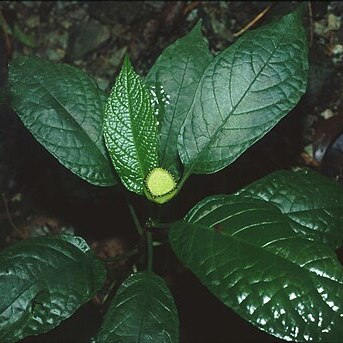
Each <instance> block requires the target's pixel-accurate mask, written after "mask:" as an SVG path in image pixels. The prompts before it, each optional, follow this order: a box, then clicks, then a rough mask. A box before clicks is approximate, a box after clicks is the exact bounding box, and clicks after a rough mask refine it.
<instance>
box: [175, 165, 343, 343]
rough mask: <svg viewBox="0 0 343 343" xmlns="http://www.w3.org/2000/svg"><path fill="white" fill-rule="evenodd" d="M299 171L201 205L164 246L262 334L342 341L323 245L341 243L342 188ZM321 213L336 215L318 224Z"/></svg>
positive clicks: (337, 275)
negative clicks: (329, 241) (304, 200)
mask: <svg viewBox="0 0 343 343" xmlns="http://www.w3.org/2000/svg"><path fill="white" fill-rule="evenodd" d="M306 174H307V172H304V171H299V172H296V173H294V172H276V173H274V174H272V175H270V176H267V177H266V178H264V179H262V180H260V181H257V182H256V183H255V184H253V185H251V186H249V187H247V188H246V189H245V190H243V191H242V192H241V194H238V195H218V196H212V197H208V198H206V199H204V200H202V201H201V202H200V203H198V204H197V205H196V206H195V207H194V208H193V209H192V210H191V211H190V212H189V213H188V214H187V215H186V217H185V218H184V220H183V221H181V222H179V223H176V224H175V225H173V227H172V229H171V230H170V236H169V237H170V243H171V245H172V248H173V250H174V251H175V253H176V254H177V256H178V257H179V259H180V260H181V261H182V262H183V263H184V264H185V265H186V266H187V267H189V268H190V269H191V270H192V271H193V272H194V274H195V275H196V276H197V277H198V278H199V279H200V280H201V282H202V283H203V284H204V285H205V286H206V287H207V288H208V289H209V290H210V291H211V292H212V293H213V294H214V295H215V296H217V297H218V298H219V299H220V300H221V301H222V302H223V303H225V304H226V305H227V306H229V307H231V308H232V309H234V310H235V311H236V312H237V313H238V314H240V315H241V316H242V317H244V318H245V319H247V320H248V321H249V322H251V323H252V324H254V325H256V326H257V327H259V328H260V329H261V330H264V331H267V332H268V333H270V334H272V335H275V336H277V337H280V338H283V339H286V340H293V341H315V342H319V341H325V342H336V341H339V340H341V339H342V337H343V319H342V317H343V312H342V308H341V306H340V302H341V299H342V297H343V271H342V266H341V264H340V263H339V261H338V259H337V257H336V255H335V252H334V250H333V249H332V247H330V246H329V245H327V244H324V243H323V241H324V242H325V241H326V239H327V238H328V239H331V237H332V236H334V235H336V236H337V237H339V239H338V240H337V241H336V242H337V245H338V242H339V240H341V237H342V229H343V216H342V212H343V211H342V210H343V202H342V200H343V189H337V186H336V189H334V187H333V183H332V182H330V181H328V180H326V179H325V178H323V177H321V176H319V175H317V174H315V173H309V174H310V175H306ZM304 177H306V183H307V186H308V187H307V188H304V187H303V180H304ZM280 180H282V181H281V182H280V183H279V181H280ZM317 185H320V186H319V187H317ZM299 189H301V190H302V194H300V192H299ZM307 197H308V198H309V199H310V201H309V203H306V205H304V203H303V199H304V198H307ZM331 197H332V198H333V200H332V201H331V200H330V202H329V203H326V202H325V201H324V202H321V201H318V200H317V199H318V198H321V199H323V198H324V199H330V198H331ZM326 210H329V211H331V213H335V212H336V213H338V212H339V213H340V215H339V216H338V217H331V215H330V212H328V213H327V214H326V217H325V219H324V220H323V221H321V220H322V219H323V214H324V213H325V212H326ZM317 214H318V215H317ZM302 218H304V219H303V220H301V219H302ZM294 222H296V225H294ZM326 235H327V236H328V237H326ZM339 246H341V244H339Z"/></svg>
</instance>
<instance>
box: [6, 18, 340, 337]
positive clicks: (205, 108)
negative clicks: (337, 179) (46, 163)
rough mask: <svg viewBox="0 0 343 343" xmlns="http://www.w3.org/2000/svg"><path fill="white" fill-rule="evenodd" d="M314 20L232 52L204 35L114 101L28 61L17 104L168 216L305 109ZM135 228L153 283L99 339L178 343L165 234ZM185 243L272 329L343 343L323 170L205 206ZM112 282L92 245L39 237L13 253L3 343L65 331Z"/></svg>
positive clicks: (131, 283) (88, 162) (230, 302)
mask: <svg viewBox="0 0 343 343" xmlns="http://www.w3.org/2000/svg"><path fill="white" fill-rule="evenodd" d="M301 21H302V18H301V15H300V11H295V12H294V13H291V14H289V15H287V16H285V17H283V18H281V19H280V20H278V21H275V22H272V23H270V24H269V25H266V26H264V27H261V28H259V29H256V30H253V31H250V32H247V33H246V34H244V35H243V36H242V37H241V38H240V39H238V40H237V42H235V43H234V44H233V45H231V46H230V47H228V48H227V49H226V50H224V51H223V52H221V53H219V54H218V55H216V56H212V54H211V53H210V52H209V49H208V44H207V41H206V39H205V38H204V37H203V36H202V33H201V23H198V24H197V25H196V26H195V27H194V29H193V30H192V31H191V32H190V33H189V34H188V35H186V36H185V37H183V38H181V39H179V40H177V41H176V42H175V43H173V44H172V45H171V46H170V47H168V48H167V49H165V50H164V51H163V53H162V54H161V56H160V57H159V58H158V59H157V61H156V63H155V64H154V66H153V67H152V68H151V70H150V72H149V74H148V75H147V77H146V78H145V79H143V78H141V77H140V76H139V75H138V74H137V73H136V72H135V71H134V69H133V67H132V66H131V64H130V62H129V59H128V57H126V58H125V59H124V63H123V67H122V70H121V71H120V73H119V76H118V77H117V79H116V82H115V84H114V86H113V88H112V90H111V93H110V95H109V97H108V99H106V97H105V96H104V95H103V94H102V93H101V91H100V90H99V89H98V88H97V87H96V85H95V83H94V82H93V81H92V80H91V79H90V78H89V77H88V76H87V75H85V74H84V73H83V72H82V71H80V70H78V69H76V68H74V67H71V66H68V65H64V64H53V63H51V62H47V61H43V60H41V59H38V58H36V57H20V58H18V59H16V60H14V61H12V62H11V64H10V69H9V86H10V95H11V101H12V105H13V108H14V109H15V110H16V111H17V113H18V115H19V117H20V118H21V120H22V121H23V123H24V125H25V126H26V127H27V128H28V129H29V130H30V131H31V133H32V134H33V136H34V137H35V138H36V139H37V140H38V141H39V142H40V143H41V144H42V145H43V146H44V147H45V148H46V149H47V150H48V151H50V153H52V154H53V155H54V156H55V157H56V158H57V159H58V160H59V161H60V162H61V163H62V164H63V165H64V166H65V167H67V168H69V169H70V170H71V171H72V172H74V173H75V174H77V175H78V176H80V177H81V178H83V179H84V180H86V181H88V182H90V183H92V184H96V185H100V186H111V185H115V184H116V183H117V178H116V176H115V172H116V173H117V175H118V177H119V178H120V180H121V182H122V184H123V185H124V186H125V187H126V188H127V190H129V191H131V192H134V193H136V194H139V195H142V196H145V197H146V198H147V199H148V200H149V201H153V202H156V203H159V204H163V203H165V202H167V201H169V200H171V199H172V198H173V197H174V196H176V195H177V194H178V192H179V191H180V190H181V189H182V186H183V184H184V183H185V182H186V180H187V178H188V177H189V176H190V175H191V174H192V173H196V174H205V173H214V172H216V171H219V170H220V169H222V168H224V167H227V166H228V165H229V164H231V163H232V162H233V161H235V160H236V159H237V158H238V157H239V156H240V155H241V154H242V153H244V151H246V150H247V149H248V148H249V147H250V146H251V145H252V144H254V143H255V142H256V141H257V140H259V139H260V138H262V137H263V135H265V134H266V133H267V132H268V131H270V130H271V129H272V128H273V127H274V126H275V125H276V124H277V123H278V122H279V121H280V120H281V119H282V118H283V117H284V116H285V115H286V114H287V113H288V112H289V111H290V110H291V109H292V108H293V107H294V106H295V105H296V104H297V103H298V101H299V99H300V98H301V96H302V95H303V93H304V92H305V89H306V81H307V71H308V61H307V54H308V48H307V42H306V35H305V30H304V28H303V26H302V22H301ZM103 137H104V138H103ZM111 162H112V163H111ZM114 170H115V172H114ZM129 208H130V211H131V212H133V211H132V206H131V205H130V204H129ZM133 219H134V222H135V225H136V227H137V231H138V233H139V234H140V235H141V236H143V237H141V242H143V243H144V244H145V245H146V250H147V254H146V255H147V265H148V268H147V269H148V271H140V272H135V273H133V274H132V275H131V276H130V277H129V278H128V279H126V280H125V281H124V283H123V284H122V285H121V286H120V288H119V289H118V291H117V292H116V295H115V296H114V298H113V300H112V303H111V304H110V306H109V309H108V311H107V313H106V315H105V317H104V321H103V324H102V326H101V329H100V331H99V333H98V336H97V341H98V342H177V341H178V335H179V333H178V314H177V310H176V308H175V304H174V301H173V298H172V296H171V294H170V292H169V290H168V288H167V286H166V284H165V282H164V281H163V280H162V279H161V278H160V277H159V276H157V275H156V274H154V273H153V272H152V271H151V269H152V258H153V244H152V240H151V235H152V234H153V233H154V230H153V228H151V226H152V225H151V223H154V224H155V225H156V226H157V227H158V226H159V225H160V226H162V224H160V223H158V222H157V219H156V218H151V220H148V221H147V222H146V224H145V226H144V227H143V228H142V227H141V224H140V222H139V220H138V219H137V217H136V216H135V215H134V216H133ZM144 236H145V237H144ZM169 240H170V243H171V247H172V249H173V250H174V252H175V253H176V255H177V256H178V258H179V259H180V260H181V261H182V262H183V263H184V265H185V266H187V267H188V268H190V269H191V270H192V272H193V273H194V274H195V275H196V276H197V277H198V278H199V280H200V281H201V282H202V283H203V284H204V285H205V286H206V287H207V288H208V289H209V290H210V292H212V293H213V294H214V295H215V296H216V297H218V299H220V300H221V301H222V302H223V303H224V304H226V305H227V306H229V307H231V308H232V309H233V310H234V311H236V312H237V313H238V314H240V315H241V316H242V317H243V318H245V319H246V320H248V321H249V322H250V323H252V324H253V325H255V326H257V327H258V328H260V329H261V330H264V331H266V332H268V333H270V334H272V335H274V336H277V337H279V338H283V339H287V340H294V341H311V340H312V341H342V339H343V330H342V328H343V322H342V318H343V313H342V309H341V306H340V302H341V301H342V298H343V287H342V284H343V274H342V267H341V265H340V263H339V261H338V259H337V257H336V255H335V252H334V249H337V248H339V247H341V245H342V243H343V190H342V189H341V188H339V186H337V185H336V184H335V183H333V182H331V181H328V180H327V179H325V178H323V177H321V176H320V175H318V174H316V173H314V172H310V171H308V170H306V171H305V170H302V171H297V172H286V171H280V172H276V173H273V174H271V175H269V176H266V177H265V178H263V179H262V180H259V181H256V182H255V183H253V184H251V185H249V186H247V187H245V188H243V189H242V190H240V191H238V192H237V193H236V194H232V195H217V196H211V197H208V198H206V199H204V200H203V201H201V202H199V203H198V204H197V205H196V206H195V207H194V208H193V209H192V210H191V211H190V212H189V213H188V214H187V215H186V217H185V218H184V219H183V220H181V221H178V222H176V223H174V224H172V225H171V228H170V231H169ZM139 252H140V251H139ZM144 256H145V255H144V254H143V257H144ZM141 260H142V258H141ZM104 278H105V269H104V265H103V263H102V262H100V261H99V260H98V259H96V258H95V257H94V255H93V254H92V253H91V252H90V250H89V247H88V246H87V245H86V243H85V242H84V241H83V240H82V239H81V238H77V237H71V236H59V237H45V238H36V239H32V240H27V241H24V242H20V243H17V244H15V245H13V246H12V247H9V248H7V249H5V250H4V251H3V252H2V253H1V255H0V290H1V293H2V294H3V296H2V301H0V319H1V320H0V340H1V342H12V341H16V340H19V339H21V338H22V337H25V336H28V335H37V334H39V333H42V332H45V331H48V330H50V329H52V328H53V327H55V326H57V325H58V324H59V323H60V322H61V321H62V320H64V319H66V318H67V317H69V316H70V315H72V314H73V313H74V312H75V310H76V309H77V308H78V307H79V306H81V305H82V304H84V303H85V302H86V301H88V300H89V299H90V298H91V297H92V296H93V295H94V294H95V293H96V292H97V291H98V290H99V288H101V287H102V285H103V283H104ZM107 296H108V294H107V295H106V298H107Z"/></svg>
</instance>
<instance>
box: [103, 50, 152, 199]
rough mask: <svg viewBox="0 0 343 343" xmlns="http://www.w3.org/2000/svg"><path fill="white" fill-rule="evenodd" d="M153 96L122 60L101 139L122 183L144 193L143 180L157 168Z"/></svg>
mask: <svg viewBox="0 0 343 343" xmlns="http://www.w3.org/2000/svg"><path fill="white" fill-rule="evenodd" d="M154 111H155V108H154V103H153V98H152V94H151V93H150V90H149V89H148V88H147V86H146V85H145V84H144V82H143V81H142V80H141V78H140V77H139V75H137V74H136V73H135V71H134V70H133V68H132V66H131V64H130V62H129V59H128V58H127V57H125V60H124V64H123V67H122V70H121V72H120V74H119V76H118V77H117V80H116V83H115V85H114V86H113V88H112V91H111V94H110V96H109V98H108V100H107V105H106V110H105V122H104V136H105V143H106V146H107V149H108V151H109V153H110V156H111V159H112V162H113V165H114V167H115V169H116V171H117V173H118V175H119V176H120V179H121V181H122V182H123V184H124V185H125V186H126V188H127V189H129V190H130V191H132V192H135V193H138V194H143V186H144V179H145V177H146V176H147V174H148V173H149V171H150V170H152V169H153V168H155V167H157V166H158V153H157V120H156V117H155V115H154Z"/></svg>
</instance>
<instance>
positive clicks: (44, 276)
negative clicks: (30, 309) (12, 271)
mask: <svg viewBox="0 0 343 343" xmlns="http://www.w3.org/2000/svg"><path fill="white" fill-rule="evenodd" d="M69 244H71V245H72V243H69ZM44 248H46V249H50V250H53V251H57V252H58V253H62V254H63V252H62V251H60V250H57V249H54V248H53V247H51V246H44ZM83 254H84V255H85V256H82V258H81V259H79V260H73V261H71V262H70V263H67V264H63V266H61V267H59V268H57V269H53V270H51V271H50V272H47V273H46V274H44V275H43V276H42V279H40V278H37V279H35V280H34V281H33V282H32V283H30V284H29V285H28V286H27V287H25V288H24V290H23V291H21V292H20V293H19V294H18V295H17V296H16V298H15V299H14V300H13V301H12V302H11V303H10V304H9V305H8V306H7V307H6V308H5V309H4V310H3V311H2V312H1V313H0V316H1V315H2V314H3V313H4V312H5V311H6V310H7V309H8V308H9V307H10V306H12V305H13V304H14V303H15V302H16V301H17V300H18V298H19V297H21V296H22V295H23V294H24V293H25V292H26V291H27V290H29V289H30V288H31V287H33V286H34V285H35V284H36V283H38V282H41V281H45V279H48V277H49V275H50V274H55V273H56V272H57V271H58V270H60V269H62V270H63V269H65V268H66V267H67V266H70V265H72V264H74V263H80V262H82V261H83V260H88V259H89V256H88V255H86V254H85V253H83ZM63 255H64V256H66V257H67V258H69V259H72V257H71V256H68V255H66V254H63Z"/></svg>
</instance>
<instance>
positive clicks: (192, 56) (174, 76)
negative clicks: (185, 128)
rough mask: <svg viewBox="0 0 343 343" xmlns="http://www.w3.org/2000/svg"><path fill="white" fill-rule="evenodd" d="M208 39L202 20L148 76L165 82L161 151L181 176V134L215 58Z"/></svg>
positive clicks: (163, 163) (167, 51)
mask: <svg viewBox="0 0 343 343" xmlns="http://www.w3.org/2000/svg"><path fill="white" fill-rule="evenodd" d="M212 59H213V56H212V54H211V53H210V52H209V50H208V43H207V41H206V40H205V39H204V37H203V36H202V34H201V21H199V23H198V24H197V25H196V26H195V27H194V28H193V30H192V31H191V32H190V33H188V34H187V35H186V36H185V37H183V38H181V39H178V40H177V41H176V42H175V43H173V44H172V45H170V46H169V47H168V48H166V49H165V50H164V51H163V53H162V54H161V55H160V57H159V58H158V59H157V61H156V63H155V64H154V65H153V67H152V68H151V70H150V71H149V74H148V76H147V81H148V82H149V83H152V84H153V85H156V87H157V90H158V89H159V88H158V87H159V86H162V89H163V91H164V92H165V94H166V96H167V99H166V101H165V102H164V105H165V108H164V116H163V118H161V120H162V125H161V132H160V137H159V154H160V161H161V166H162V167H163V168H165V169H167V170H169V171H170V172H172V173H173V174H174V175H175V176H176V177H177V178H179V176H180V174H181V171H182V170H180V169H181V167H180V158H179V156H178V152H177V137H178V134H179V132H180V128H181V126H182V123H183V122H184V120H185V118H186V115H187V111H188V110H189V108H190V106H191V104H192V101H193V98H194V94H195V91H196V89H197V85H198V82H199V80H200V79H201V76H202V74H203V72H204V70H205V69H206V67H207V66H208V65H209V63H210V62H211V61H212Z"/></svg>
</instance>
